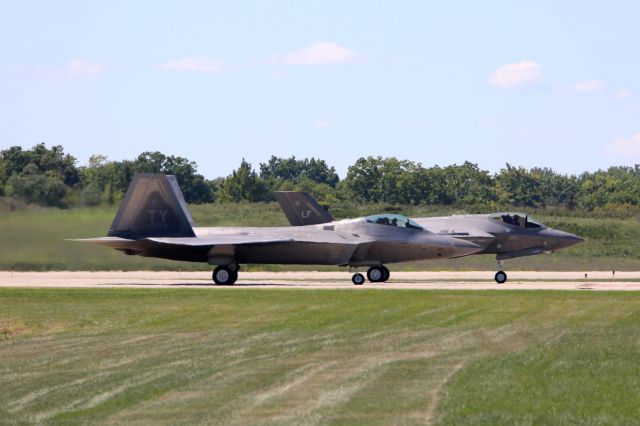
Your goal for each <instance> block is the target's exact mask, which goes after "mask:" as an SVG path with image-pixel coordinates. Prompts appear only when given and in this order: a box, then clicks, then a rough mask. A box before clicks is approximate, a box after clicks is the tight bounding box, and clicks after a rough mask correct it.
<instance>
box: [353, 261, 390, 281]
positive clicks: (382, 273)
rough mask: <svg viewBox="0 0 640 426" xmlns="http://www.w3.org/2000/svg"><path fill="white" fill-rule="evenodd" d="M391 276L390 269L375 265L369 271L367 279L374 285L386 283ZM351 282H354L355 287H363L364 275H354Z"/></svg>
mask: <svg viewBox="0 0 640 426" xmlns="http://www.w3.org/2000/svg"><path fill="white" fill-rule="evenodd" d="M390 276H391V273H390V272H389V269H387V267H386V266H384V265H374V266H371V267H370V268H369V269H368V270H367V279H368V280H369V281H370V282H372V283H383V282H386V281H387V280H388V279H389V277H390ZM351 281H353V283H354V284H355V285H362V284H364V275H362V274H361V273H359V272H358V273H356V274H353V277H351Z"/></svg>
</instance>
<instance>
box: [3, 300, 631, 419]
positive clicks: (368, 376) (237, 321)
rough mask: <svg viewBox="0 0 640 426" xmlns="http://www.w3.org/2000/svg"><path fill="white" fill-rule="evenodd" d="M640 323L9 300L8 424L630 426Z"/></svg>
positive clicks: (444, 310)
mask: <svg viewBox="0 0 640 426" xmlns="http://www.w3.org/2000/svg"><path fill="white" fill-rule="evenodd" d="M236 290H237V291H236ZM639 312H640V295H636V294H635V293H615V294H612V293H597V294H596V293H575V294H574V293H571V294H568V293H566V292H553V291H550V292H536V291H513V292H510V291H500V292H493V291H486V292H472V291H469V292H466V291H455V292H447V291H413V290H406V291H402V292H389V291H376V290H364V291H359V292H344V291H333V290H322V291H310V290H301V291H297V290H290V291H287V292H282V291H277V290H275V291H271V290H261V291H252V290H245V289H233V291H225V292H211V291H207V290H194V289H161V290H158V289H2V290H0V335H1V336H3V338H2V341H0V389H2V392H0V422H1V423H4V424H17V423H25V422H27V423H33V422H56V421H60V422H77V421H80V422H95V421H101V422H106V423H123V422H142V423H162V424H194V423H222V424H301V423H304V424H324V423H345V424H352V423H366V424H389V423H403V424H428V423H434V422H444V423H450V424H453V423H455V424H460V423H462V424H464V423H482V422H487V421H489V422H492V423H496V422H497V423H500V422H504V423H513V422H525V423H529V422H533V423H536V422H543V423H549V422H553V420H554V419H559V420H561V421H563V422H576V423H598V422H603V421H604V422H607V420H612V421H615V422H622V423H624V422H633V421H634V419H637V415H638V414H639V413H638V408H637V407H638V406H640V403H639V402H640V401H638V397H637V395H639V394H640V389H639V388H638V377H639V376H640V374H638V373H640V371H638V365H639V364H640V363H638V362H637V361H638V354H639V353H640V351H639V345H640V344H639V342H638V337H637V336H638V331H639V330H638V324H639V323H640V318H639V315H640V314H639ZM582 372H584V374H585V375H584V376H583V375H582ZM584 395H588V397H584ZM577 398H581V399H580V400H579V401H580V402H578V403H576V400H577ZM594 407H597V408H594Z"/></svg>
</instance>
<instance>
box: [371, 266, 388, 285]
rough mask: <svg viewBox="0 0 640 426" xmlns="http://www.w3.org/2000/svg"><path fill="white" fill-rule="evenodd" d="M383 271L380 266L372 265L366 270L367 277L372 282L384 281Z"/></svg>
mask: <svg viewBox="0 0 640 426" xmlns="http://www.w3.org/2000/svg"><path fill="white" fill-rule="evenodd" d="M384 277H385V273H384V269H382V267H381V266H372V267H371V268H369V270H368V271H367V279H368V280H369V281H371V282H372V283H379V282H382V281H384Z"/></svg>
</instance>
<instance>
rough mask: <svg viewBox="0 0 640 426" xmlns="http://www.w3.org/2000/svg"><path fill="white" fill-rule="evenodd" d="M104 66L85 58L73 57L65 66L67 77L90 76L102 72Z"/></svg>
mask: <svg viewBox="0 0 640 426" xmlns="http://www.w3.org/2000/svg"><path fill="white" fill-rule="evenodd" d="M103 70H104V67H103V66H102V65H99V64H96V63H93V62H91V61H88V60H86V59H73V60H71V61H69V62H67V65H66V66H65V71H66V74H67V76H68V77H69V78H91V77H95V76H97V75H98V74H100V73H102V71H103Z"/></svg>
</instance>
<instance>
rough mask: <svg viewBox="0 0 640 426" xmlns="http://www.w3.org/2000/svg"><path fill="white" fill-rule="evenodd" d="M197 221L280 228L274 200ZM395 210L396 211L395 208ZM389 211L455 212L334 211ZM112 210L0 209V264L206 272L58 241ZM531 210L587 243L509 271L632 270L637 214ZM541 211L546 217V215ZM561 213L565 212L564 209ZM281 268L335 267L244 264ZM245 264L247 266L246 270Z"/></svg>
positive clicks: (475, 264)
mask: <svg viewBox="0 0 640 426" xmlns="http://www.w3.org/2000/svg"><path fill="white" fill-rule="evenodd" d="M190 209H191V211H192V213H193V216H194V219H195V221H196V223H197V224H198V225H199V226H231V225H237V226H279V225H281V226H287V224H288V223H287V220H286V218H285V216H284V214H283V213H282V211H281V209H280V207H279V206H278V205H277V204H275V203H268V204H264V203H256V204H209V205H196V206H190ZM397 209H400V210H397ZM383 210H393V211H400V212H402V213H406V214H409V215H412V216H414V217H417V216H429V215H446V214H451V213H461V212H460V211H457V210H453V209H445V208H443V207H439V208H424V207H423V208H409V209H406V210H402V208H401V207H389V206H377V205H364V206H360V207H359V208H351V209H343V210H336V211H334V212H333V213H334V215H335V216H336V218H342V217H350V216H358V215H365V214H369V213H372V212H375V211H383ZM115 212H116V208H110V209H109V208H95V209H71V210H59V209H37V210H22V211H11V212H2V213H0V235H1V236H2V237H1V238H0V269H9V268H12V267H13V268H14V269H16V270H55V269H57V270H140V269H150V270H178V269H181V270H208V269H210V268H209V266H208V265H202V264H191V263H186V262H172V261H165V260H159V259H146V258H142V257H137V256H125V255H123V254H121V253H119V252H116V251H114V250H109V249H107V248H104V247H99V246H93V245H88V244H82V243H74V242H69V241H65V239H66V238H87V237H97V236H103V235H105V234H106V232H107V229H108V228H109V226H110V224H111V221H112V220H113V217H114V216H115ZM533 213H534V215H535V216H537V217H538V218H539V219H541V220H542V221H543V222H545V223H547V224H548V225H549V226H552V227H554V228H558V229H563V230H566V231H569V232H574V233H577V234H578V235H581V236H583V237H585V238H587V241H586V242H584V243H582V244H578V245H576V246H574V247H571V248H570V249H568V250H562V251H560V252H558V253H555V254H553V255H550V256H535V257H527V258H522V259H515V260H511V261H508V263H507V267H508V269H510V270H519V269H532V270H548V269H555V270H577V271H583V270H593V269H600V270H611V269H615V270H635V269H637V268H638V259H639V258H640V244H638V241H640V223H638V220H637V219H634V218H628V219H614V218H590V217H579V216H569V215H565V216H562V215H561V214H560V213H561V212H560V213H558V212H554V213H553V214H551V213H549V212H546V211H540V212H538V213H540V214H539V215H538V214H536V212H533ZM545 213H546V214H547V215H545ZM567 214H568V213H567ZM494 267H495V260H494V258H493V256H471V257H467V258H463V259H454V260H445V261H426V262H417V263H410V264H406V265H394V270H452V269H453V270H456V269H457V270H473V269H493V268H494ZM257 268H259V269H266V270H282V269H284V268H286V269H287V270H291V269H310V268H311V269H320V270H335V269H336V268H334V267H315V266H312V267H295V266H293V267H291V266H286V267H282V266H279V265H263V266H250V267H249V268H248V269H249V270H250V269H257ZM245 269H247V268H245Z"/></svg>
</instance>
